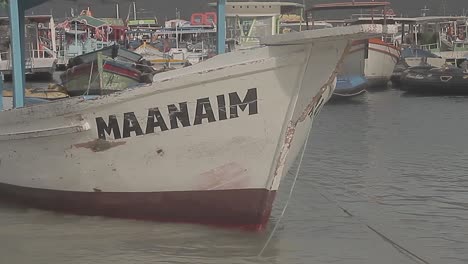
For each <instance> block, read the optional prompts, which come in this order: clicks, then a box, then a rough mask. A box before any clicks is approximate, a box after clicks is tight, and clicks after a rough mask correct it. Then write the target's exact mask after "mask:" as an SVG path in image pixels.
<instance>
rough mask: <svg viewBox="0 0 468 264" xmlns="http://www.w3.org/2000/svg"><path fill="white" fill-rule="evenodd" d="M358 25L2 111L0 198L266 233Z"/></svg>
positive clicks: (368, 29) (365, 29)
mask: <svg viewBox="0 0 468 264" xmlns="http://www.w3.org/2000/svg"><path fill="white" fill-rule="evenodd" d="M380 33H382V26H378V25H372V26H369V25H360V26H350V27H342V28H331V29H322V30H313V31H304V32H297V33H290V34H283V35H276V36H270V37H266V38H264V39H262V41H261V44H262V46H261V47H257V48H252V49H244V50H239V51H234V52H230V53H226V54H222V55H218V56H216V57H214V58H212V59H210V60H207V61H204V62H201V63H199V64H196V65H193V66H191V67H186V68H181V69H177V70H173V71H168V72H164V73H160V74H157V75H156V76H155V78H154V83H153V84H151V85H146V86H142V87H139V88H137V89H128V90H125V91H122V92H118V93H115V94H111V95H107V96H100V97H97V98H96V99H91V100H83V98H78V97H76V98H68V99H62V100H58V101H54V102H51V103H46V104H39V105H34V106H29V107H25V108H19V109H13V110H9V111H3V112H0V160H1V161H2V163H1V166H0V175H1V177H0V199H2V200H10V201H13V202H18V203H20V204H24V205H27V206H32V207H37V208H42V209H48V210H54V211H63V212H69V213H75V214H84V215H102V216H111V217H123V218H132V219H149V220H160V221H172V222H192V223H203V224H216V225H230V226H244V227H251V228H259V227H262V226H263V225H264V224H265V223H267V221H268V219H269V216H270V212H271V208H272V203H273V201H274V198H275V194H276V191H277V190H278V188H279V185H280V182H281V179H282V178H283V177H284V176H285V175H286V173H287V171H288V170H289V168H290V166H291V164H292V163H293V161H294V160H295V158H296V157H297V156H298V153H299V151H300V149H301V148H302V147H303V145H304V142H305V140H306V137H307V136H308V135H309V134H308V131H309V129H310V126H311V124H312V121H313V120H314V117H315V116H316V115H317V114H318V113H319V112H320V110H321V108H322V106H323V105H324V104H325V103H326V102H327V100H328V99H329V98H330V96H331V94H332V93H333V87H334V84H333V82H334V80H335V79H336V74H337V71H338V70H337V69H338V67H339V65H340V63H341V62H342V61H343V58H344V54H345V53H346V51H347V50H348V49H349V48H350V46H351V40H352V39H364V38H369V37H372V36H375V35H377V34H380Z"/></svg>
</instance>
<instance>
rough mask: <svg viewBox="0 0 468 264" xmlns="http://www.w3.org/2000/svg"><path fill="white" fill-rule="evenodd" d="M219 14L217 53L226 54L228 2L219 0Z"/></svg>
mask: <svg viewBox="0 0 468 264" xmlns="http://www.w3.org/2000/svg"><path fill="white" fill-rule="evenodd" d="M216 6H217V11H218V12H217V13H218V15H217V16H218V23H217V25H216V29H217V31H218V34H217V49H218V50H217V51H218V54H222V53H224V52H226V0H218V4H217V5H216Z"/></svg>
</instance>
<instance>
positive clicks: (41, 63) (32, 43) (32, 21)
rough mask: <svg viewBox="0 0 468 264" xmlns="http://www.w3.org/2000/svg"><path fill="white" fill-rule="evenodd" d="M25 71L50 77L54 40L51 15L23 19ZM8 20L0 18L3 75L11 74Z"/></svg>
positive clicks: (53, 68)
mask: <svg viewBox="0 0 468 264" xmlns="http://www.w3.org/2000/svg"><path fill="white" fill-rule="evenodd" d="M25 24H26V26H25V43H26V47H25V48H26V50H25V57H26V61H25V70H26V74H46V75H50V76H51V75H52V73H53V72H54V70H55V63H56V60H57V57H56V40H55V37H56V36H55V23H54V19H53V17H52V16H51V15H32V16H26V17H25ZM9 27H10V20H9V18H8V17H0V28H2V33H3V34H1V36H0V71H1V72H2V73H3V74H4V75H7V76H9V75H11V73H12V66H13V64H12V54H11V52H12V49H11V48H12V47H11V44H10V43H11V40H10V30H9Z"/></svg>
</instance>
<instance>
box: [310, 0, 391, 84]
mask: <svg viewBox="0 0 468 264" xmlns="http://www.w3.org/2000/svg"><path fill="white" fill-rule="evenodd" d="M389 5H390V2H380V1H379V2H375V1H372V2H369V1H366V2H356V1H349V2H338V3H325V4H315V5H313V6H312V7H311V8H310V9H309V10H308V11H307V12H308V13H313V12H318V11H326V10H354V9H360V11H361V12H360V14H358V15H356V16H357V17H356V16H354V15H353V16H352V18H351V19H346V20H344V24H345V25H360V24H380V25H386V27H387V30H386V31H385V32H383V33H382V35H381V36H379V37H375V38H370V39H369V40H368V44H367V47H366V54H365V60H364V62H365V64H364V65H365V66H364V77H365V79H366V80H367V84H366V88H367V90H370V89H371V90H378V89H385V88H386V87H387V82H388V81H389V80H390V77H391V76H392V73H393V69H394V67H395V65H396V63H397V61H398V58H399V56H400V51H399V48H398V47H397V46H395V45H394V43H393V34H395V33H397V32H398V27H397V25H395V24H394V23H393V21H392V20H391V18H392V17H394V16H395V14H394V13H393V11H392V10H391V9H389V8H388V6H389ZM364 9H371V10H372V13H370V14H366V15H364V14H363V13H362V11H363V10H364ZM376 9H381V13H380V12H379V11H376ZM379 13H380V14H379ZM312 17H314V15H313V14H312ZM312 25H314V21H312ZM356 77H358V76H356ZM357 79H360V80H361V81H362V78H357ZM346 83H348V84H351V83H352V82H346ZM346 83H342V84H346Z"/></svg>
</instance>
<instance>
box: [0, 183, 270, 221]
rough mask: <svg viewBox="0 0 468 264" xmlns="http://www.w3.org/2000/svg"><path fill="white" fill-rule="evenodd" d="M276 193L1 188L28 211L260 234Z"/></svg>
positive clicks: (1, 195) (3, 197) (1, 193)
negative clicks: (45, 211)
mask: <svg viewBox="0 0 468 264" xmlns="http://www.w3.org/2000/svg"><path fill="white" fill-rule="evenodd" d="M275 196H276V191H269V190H267V189H235V190H209V191H168V192H105V191H101V190H98V189H95V190H94V192H74V191H58V190H49V189H38V188H29V187H21V186H16V185H10V184H4V183H0V199H1V200H5V201H9V202H12V203H16V204H20V205H23V206H28V207H33V208H38V209H44V210H51V211H57V212H64V213H71V214H76V215H89V216H106V217H116V218H126V219H136V220H149V221H161V222H176V223H194V224H205V225H212V226H219V227H230V228H241V229H247V230H260V229H262V228H263V227H264V226H265V225H266V224H267V222H268V220H269V217H270V214H271V209H272V205H273V201H274V199H275Z"/></svg>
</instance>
